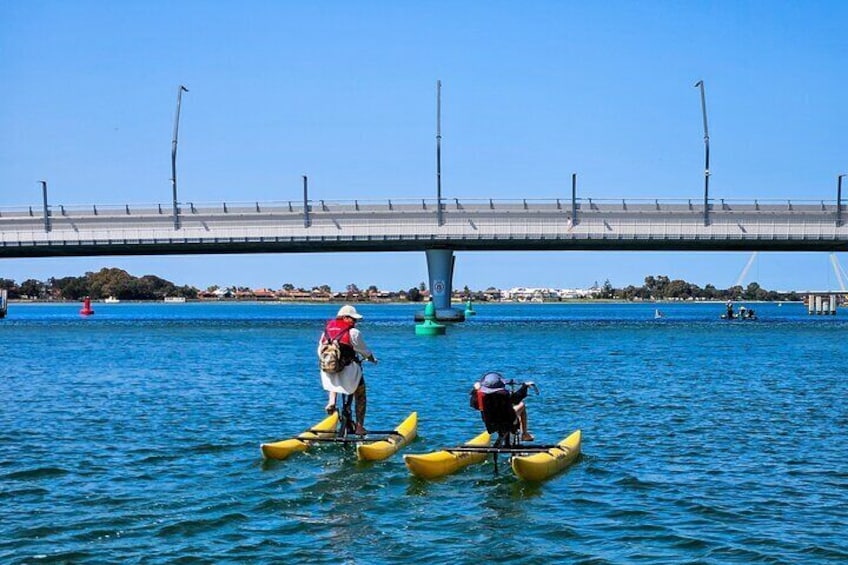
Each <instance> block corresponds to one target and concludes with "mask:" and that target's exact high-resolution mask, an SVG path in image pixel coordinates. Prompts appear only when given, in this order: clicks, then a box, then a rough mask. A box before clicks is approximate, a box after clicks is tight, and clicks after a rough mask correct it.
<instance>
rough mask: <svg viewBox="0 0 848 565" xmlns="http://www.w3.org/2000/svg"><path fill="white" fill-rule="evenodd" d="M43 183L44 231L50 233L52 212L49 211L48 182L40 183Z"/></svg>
mask: <svg viewBox="0 0 848 565" xmlns="http://www.w3.org/2000/svg"><path fill="white" fill-rule="evenodd" d="M38 182H40V183H41V202H42V204H43V205H44V231H45V233H46V232H49V231H50V212H48V210H47V181H46V180H42V181H38Z"/></svg>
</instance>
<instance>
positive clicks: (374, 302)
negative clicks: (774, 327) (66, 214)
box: [8, 298, 804, 308]
mask: <svg viewBox="0 0 848 565" xmlns="http://www.w3.org/2000/svg"><path fill="white" fill-rule="evenodd" d="M773 302H778V303H783V304H793V303H798V304H803V303H804V301H803V300H734V301H733V303H734V304H771V303H773ZM8 303H9V304H82V300H22V299H20V298H15V299H12V298H10V299H9V300H8ZM91 303H92V304H109V305H113V304H170V305H179V304H280V305H285V304H291V305H295V306H325V305H340V304H357V305H365V306H367V305H375V306H377V305H389V306H405V305H420V306H421V307H422V308H423V307H424V306H425V305H426V304H427V301H421V302H410V301H408V300H257V299H250V300H240V299H235V298H221V299H217V300H209V299H198V298H187V299H186V300H185V302H173V303H171V302H165V301H164V300H129V299H128V300H121V301H119V302H111V303H110V302H106V300H105V299H99V300H92V301H91ZM466 303H467V300H462V301H452V302H451V305H452V306H464V305H465V304H466ZM471 304H473V305H481V304H485V305H489V306H491V305H498V304H522V305H526V306H545V305H553V304H722V305H723V304H727V301H726V300H621V299H615V298H596V299H585V298H574V299H565V300H556V301H546V302H532V301H521V300H491V301H482V300H481V301H473V300H472V301H471Z"/></svg>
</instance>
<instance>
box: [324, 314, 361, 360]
mask: <svg viewBox="0 0 848 565" xmlns="http://www.w3.org/2000/svg"><path fill="white" fill-rule="evenodd" d="M352 328H353V324H351V323H350V322H348V321H346V320H344V319H333V320H330V321H329V322H327V325H326V326H324V335H323V336H321V341H322V342H323V343H329V342H330V341H332V340H334V339H337V340H338V342H339V348H340V349H341V352H342V363H343V364H344V365H345V366H347V365H350V364H351V363H352V362H353V361H355V360H356V351H355V350H354V349H353V345H352V344H351V342H350V330H351V329H352Z"/></svg>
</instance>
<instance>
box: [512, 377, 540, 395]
mask: <svg viewBox="0 0 848 565" xmlns="http://www.w3.org/2000/svg"><path fill="white" fill-rule="evenodd" d="M504 384H505V385H508V386H511V387H520V386H522V385H527V388H531V389H533V392H534V393H536V395H538V394H539V387H538V386H536V383H534V382H533V381H526V382H523V383H522V382H520V381H516V380H515V379H510V380H508V381H504Z"/></svg>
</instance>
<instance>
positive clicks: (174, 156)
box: [171, 85, 188, 230]
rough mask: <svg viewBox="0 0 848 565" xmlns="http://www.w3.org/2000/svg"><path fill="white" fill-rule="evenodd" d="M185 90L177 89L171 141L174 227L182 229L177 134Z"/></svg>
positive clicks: (181, 87) (183, 87)
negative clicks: (178, 198)
mask: <svg viewBox="0 0 848 565" xmlns="http://www.w3.org/2000/svg"><path fill="white" fill-rule="evenodd" d="M183 92H188V88H186V87H185V86H183V85H180V87H179V88H178V89H177V115H176V116H175V117H174V140H173V142H172V143H171V188H172V189H173V193H174V194H173V196H174V229H175V230H178V229H180V210H179V208H178V207H177V136H178V135H179V132H180V105H181V104H182V100H183Z"/></svg>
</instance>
